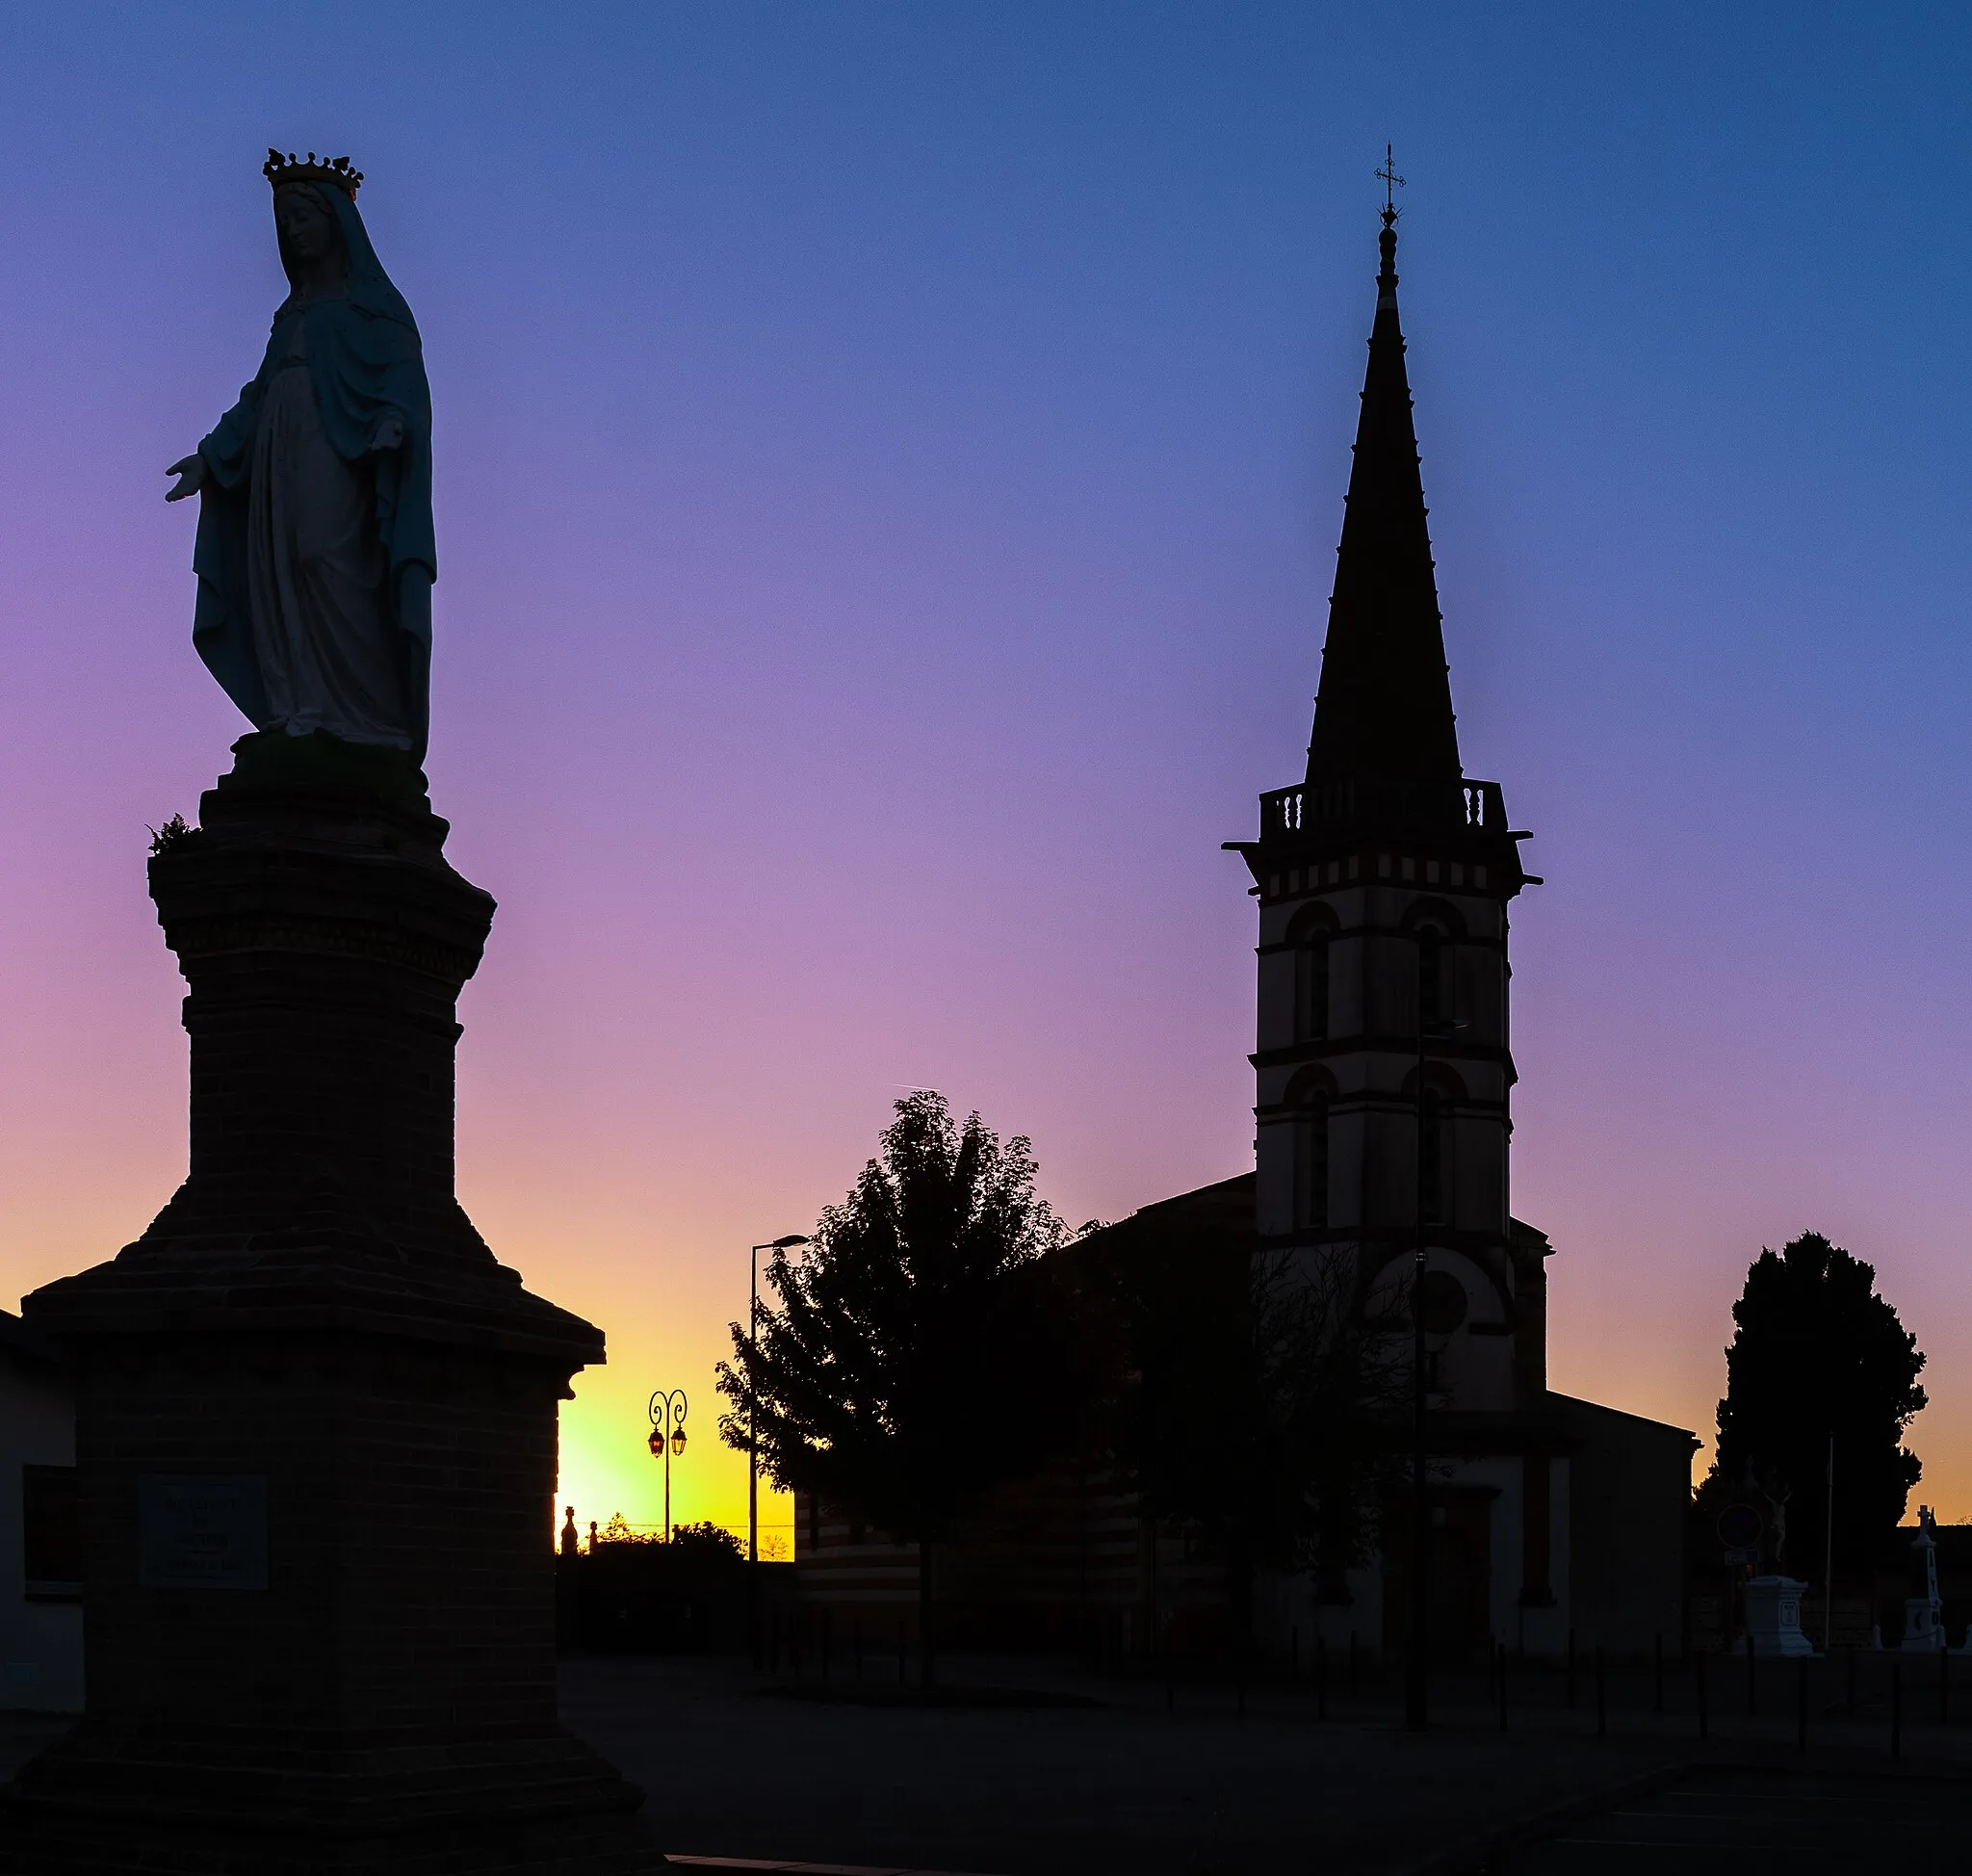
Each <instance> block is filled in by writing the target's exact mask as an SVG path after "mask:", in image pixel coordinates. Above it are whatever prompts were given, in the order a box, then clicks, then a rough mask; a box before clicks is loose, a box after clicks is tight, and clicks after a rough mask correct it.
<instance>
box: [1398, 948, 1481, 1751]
mask: <svg viewBox="0 0 1972 1876" xmlns="http://www.w3.org/2000/svg"><path fill="white" fill-rule="evenodd" d="M1416 940H1417V1245H1416V1249H1415V1251H1414V1253H1413V1264H1412V1273H1411V1658H1410V1660H1409V1661H1408V1662H1407V1663H1406V1664H1405V1674H1404V1724H1405V1726H1406V1727H1407V1728H1409V1729H1410V1730H1411V1731H1413V1732H1414V1733H1421V1732H1423V1731H1424V1729H1425V1728H1426V1727H1427V1726H1429V1725H1430V1723H1431V1712H1430V1698H1429V1683H1428V1680H1427V1676H1426V1672H1425V1660H1424V1653H1425V1648H1426V1646H1427V1644H1428V1640H1429V1636H1430V1633H1431V1484H1430V1447H1429V1443H1428V1440H1427V1436H1426V1433H1425V1417H1426V1411H1427V1408H1428V1406H1429V1403H1430V1394H1429V1388H1428V1385H1427V1379H1428V1377H1427V1374H1426V1366H1427V1359H1428V1351H1427V1349H1426V1347H1425V1342H1424V1273H1425V1264H1426V1251H1425V1242H1424V1234H1425V1227H1426V1225H1427V1224H1428V1223H1429V1222H1430V1220H1429V1219H1427V1218H1426V1216H1425V1212H1424V1173H1425V1166H1426V1162H1427V1157H1428V1156H1427V1144H1428V1143H1427V1139H1426V1129H1427V1127H1428V1125H1429V1122H1430V1113H1431V1109H1430V1104H1429V1102H1428V1101H1427V1100H1426V1098H1425V1086H1424V1071H1425V1061H1426V1049H1427V1045H1428V1044H1429V1043H1430V1042H1431V1041H1433V1040H1434V1039H1436V1038H1439V1037H1442V1036H1449V1035H1453V1034H1456V1033H1457V1032H1458V1031H1459V1030H1460V1029H1464V1028H1465V1027H1466V1025H1465V1024H1463V1023H1458V1022H1448V1021H1446V1020H1444V1019H1443V1018H1441V1017H1437V1016H1434V1015H1433V1013H1432V1012H1433V1007H1434V1005H1435V1004H1436V1003H1437V1002H1438V998H1437V995H1436V991H1437V988H1438V986H1437V984H1436V983H1435V982H1434V983H1429V984H1427V982H1426V975H1427V973H1435V972H1436V970H1437V967H1438V944H1439V934H1438V933H1437V932H1436V931H1433V930H1430V929H1428V928H1423V927H1420V928H1419V930H1418V931H1417V933H1416ZM1427 991H1429V992H1431V993H1432V994H1429V995H1427V994H1426V993H1427ZM1441 1170H1442V1168H1440V1171H1441Z"/></svg>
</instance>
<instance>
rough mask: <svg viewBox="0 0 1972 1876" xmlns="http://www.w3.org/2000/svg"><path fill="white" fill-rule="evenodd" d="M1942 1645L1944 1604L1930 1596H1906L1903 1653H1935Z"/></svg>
mask: <svg viewBox="0 0 1972 1876" xmlns="http://www.w3.org/2000/svg"><path fill="white" fill-rule="evenodd" d="M1944 1646H1945V1611H1944V1604H1943V1603H1942V1602H1939V1601H1938V1600H1937V1599H1936V1598H1935V1597H1932V1596H1907V1597H1906V1598H1905V1599H1904V1653H1905V1654H1907V1655H1935V1654H1937V1653H1939V1652H1940V1651H1941V1650H1942V1649H1943V1648H1944Z"/></svg>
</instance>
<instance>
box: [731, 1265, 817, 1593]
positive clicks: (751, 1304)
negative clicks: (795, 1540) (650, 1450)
mask: <svg viewBox="0 0 1972 1876" xmlns="http://www.w3.org/2000/svg"><path fill="white" fill-rule="evenodd" d="M807 1242H808V1240H807V1238H803V1237H801V1236H800V1235H799V1234H798V1233H795V1234H793V1235H791V1236H790V1237H787V1238H774V1239H773V1240H772V1241H771V1242H770V1243H766V1244H756V1245H754V1247H753V1256H752V1274H751V1275H750V1277H749V1278H748V1281H747V1286H746V1342H747V1345H748V1346H749V1347H751V1346H752V1343H753V1338H754V1337H755V1335H757V1334H758V1333H759V1330H760V1254H761V1252H762V1251H791V1250H792V1249H793V1248H794V1247H795V1245H797V1244H805V1243H807ZM746 1561H747V1562H748V1563H749V1564H757V1563H758V1562H759V1561H760V1439H759V1436H758V1433H757V1431H756V1427H755V1410H754V1405H753V1375H752V1373H751V1371H750V1370H749V1371H748V1373H747V1377H746Z"/></svg>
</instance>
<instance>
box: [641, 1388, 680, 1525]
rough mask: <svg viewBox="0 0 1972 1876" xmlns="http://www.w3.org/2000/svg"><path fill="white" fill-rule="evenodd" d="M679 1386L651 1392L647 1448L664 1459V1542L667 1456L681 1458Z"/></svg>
mask: <svg viewBox="0 0 1972 1876" xmlns="http://www.w3.org/2000/svg"><path fill="white" fill-rule="evenodd" d="M687 1404H688V1403H687V1401H686V1398H685V1390H684V1389H683V1388H660V1389H659V1390H658V1391H657V1393H656V1394H652V1395H651V1404H650V1408H649V1412H650V1417H651V1437H650V1442H649V1445H650V1449H651V1457H652V1458H653V1459H662V1461H663V1462H664V1542H665V1543H666V1544H668V1543H670V1541H671V1459H672V1456H673V1455H674V1454H675V1455H676V1456H677V1457H678V1458H680V1459H683V1458H684V1457H685V1413H686V1407H687Z"/></svg>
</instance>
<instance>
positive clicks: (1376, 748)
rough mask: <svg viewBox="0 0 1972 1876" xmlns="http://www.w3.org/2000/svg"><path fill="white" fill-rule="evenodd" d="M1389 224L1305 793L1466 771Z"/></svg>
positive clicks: (1390, 207) (1389, 205) (1390, 213)
mask: <svg viewBox="0 0 1972 1876" xmlns="http://www.w3.org/2000/svg"><path fill="white" fill-rule="evenodd" d="M1378 174H1379V175H1382V176H1384V177H1385V179H1386V181H1388V182H1389V183H1391V184H1394V182H1395V181H1396V180H1397V178H1395V177H1393V176H1390V175H1389V174H1388V170H1387V169H1385V170H1379V171H1378ZM1396 221H1397V210H1396V207H1395V204H1394V202H1393V201H1391V200H1389V199H1388V198H1387V199H1386V202H1385V206H1384V210H1383V233H1382V235H1381V237H1380V238H1379V239H1380V245H1381V248H1382V249H1383V268H1382V271H1381V272H1380V273H1379V274H1377V276H1376V323H1375V325H1374V326H1372V327H1371V328H1370V334H1369V369H1368V372H1367V375H1366V376H1365V377H1364V378H1363V381H1362V417H1361V419H1360V420H1359V423H1358V426H1357V430H1356V454H1355V461H1354V463H1353V464H1352V466H1351V468H1350V471H1349V502H1348V508H1347V510H1346V512H1345V513H1344V515H1343V518H1342V544H1341V547H1340V548H1339V550H1338V551H1337V554H1336V588H1335V592H1334V594H1333V595H1332V596H1331V598H1330V600H1329V636H1328V643H1327V646H1326V647H1325V648H1324V650H1323V652H1322V666H1321V693H1320V695H1319V696H1318V697H1317V698H1316V699H1315V706H1314V733H1313V735H1312V737H1311V738H1310V741H1309V745H1308V779H1309V780H1310V782H1314V781H1343V780H1351V781H1353V780H1367V779H1371V778H1376V779H1388V780H1392V781H1395V780H1404V781H1419V782H1437V781H1456V780H1457V779H1458V778H1459V776H1460V775H1461V774H1462V772H1463V771H1462V769H1460V766H1459V740H1458V732H1457V730H1456V728H1455V727H1454V724H1453V717H1452V692H1451V681H1450V678H1449V675H1448V674H1447V672H1446V669H1445V661H1444V633H1443V630H1442V628H1441V626H1440V614H1439V610H1438V582H1437V580H1436V578H1435V576H1434V573H1433V569H1432V559H1431V535H1430V533H1429V530H1428V529H1427V527H1426V525H1425V518H1424V517H1425V508H1424V484H1423V482H1422V479H1421V478H1420V476H1419V473H1418V467H1417V436H1416V432H1415V430H1414V429H1413V428H1412V421H1411V385H1410V381H1409V379H1408V378H1407V377H1406V375H1405V371H1404V335H1403V332H1402V330H1401V328H1400V327H1399V326H1398V324H1397V228H1396Z"/></svg>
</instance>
